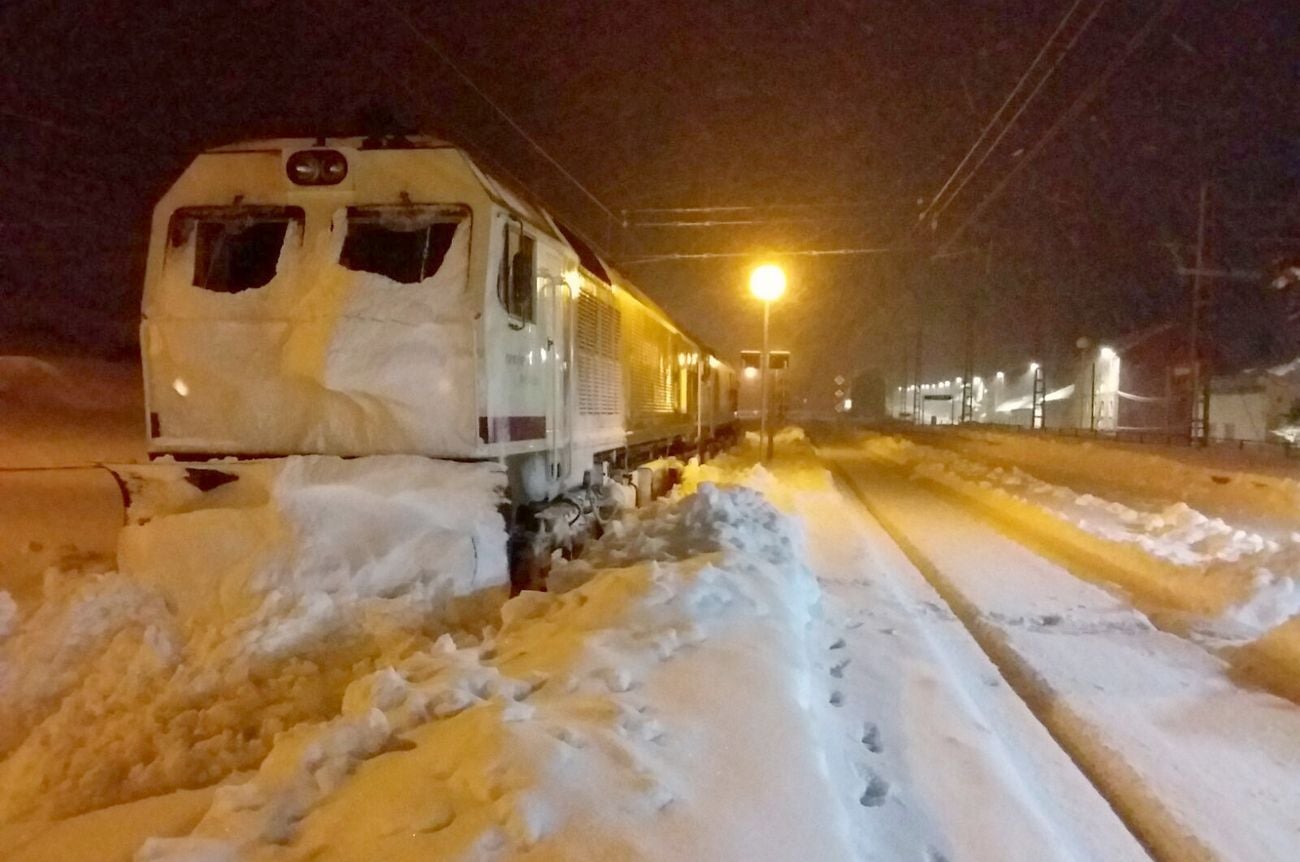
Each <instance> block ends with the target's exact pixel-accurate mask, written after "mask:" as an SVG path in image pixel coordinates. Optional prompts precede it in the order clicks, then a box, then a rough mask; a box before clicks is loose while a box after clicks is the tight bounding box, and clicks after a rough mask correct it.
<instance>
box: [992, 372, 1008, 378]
mask: <svg viewBox="0 0 1300 862" xmlns="http://www.w3.org/2000/svg"><path fill="white" fill-rule="evenodd" d="M994 376H995V377H997V379H998V380H1001V379H1002V378H1004V377H1006V375H1005V374H1003V373H1002V372H1001V371H999V372H998V373H997V374H996V375H994Z"/></svg>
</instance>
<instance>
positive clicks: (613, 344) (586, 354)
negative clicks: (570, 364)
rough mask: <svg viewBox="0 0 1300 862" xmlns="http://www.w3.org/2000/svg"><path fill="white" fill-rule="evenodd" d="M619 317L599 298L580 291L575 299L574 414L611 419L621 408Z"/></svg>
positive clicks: (616, 312)
mask: <svg viewBox="0 0 1300 862" xmlns="http://www.w3.org/2000/svg"><path fill="white" fill-rule="evenodd" d="M620 318H621V315H620V314H619V311H618V309H617V308H615V307H614V306H613V305H612V304H611V303H610V302H608V301H606V300H605V299H604V298H603V297H598V296H596V295H595V294H593V293H589V292H588V291H586V290H584V291H582V293H581V294H580V295H579V297H578V332H577V348H578V349H577V354H578V355H577V359H578V412H579V413H580V414H581V415H584V416H613V415H616V414H618V413H619V412H620V411H621V409H622V407H621V403H620V402H621V398H620V396H621V394H622V393H621V392H620V391H619V390H620V389H621V384H622V377H621V373H620V370H619V356H618V351H619V341H620V333H619V328H620V325H621V320H620Z"/></svg>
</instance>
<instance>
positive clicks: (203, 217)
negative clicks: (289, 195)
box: [170, 206, 303, 293]
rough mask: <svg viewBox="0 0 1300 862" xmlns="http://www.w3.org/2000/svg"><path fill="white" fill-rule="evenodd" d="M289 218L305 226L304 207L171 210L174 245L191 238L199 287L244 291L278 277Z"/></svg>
mask: <svg viewBox="0 0 1300 862" xmlns="http://www.w3.org/2000/svg"><path fill="white" fill-rule="evenodd" d="M290 223H296V224H297V225H298V226H299V227H300V228H301V226H302V223H303V211H302V208H301V207H260V206H253V207H187V208H184V209H180V210H177V211H176V214H175V215H174V216H172V223H171V237H170V245H171V247H173V248H183V247H185V246H186V245H188V244H190V243H193V245H194V272H193V275H192V276H191V279H190V282H191V284H193V285H194V286H195V287H198V288H202V289H203V290H210V291H213V292H215V293H240V292H242V291H245V290H253V289H256V288H259V287H264V286H266V285H267V284H268V283H270V281H271V279H273V278H275V274H276V271H277V268H278V267H279V263H280V252H281V251H282V250H283V248H284V242H285V237H286V236H287V235H288V233H289V225H290ZM299 235H301V232H299Z"/></svg>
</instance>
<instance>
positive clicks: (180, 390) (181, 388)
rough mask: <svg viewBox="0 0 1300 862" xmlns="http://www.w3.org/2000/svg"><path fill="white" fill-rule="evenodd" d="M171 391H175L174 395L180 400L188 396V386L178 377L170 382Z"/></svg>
mask: <svg viewBox="0 0 1300 862" xmlns="http://www.w3.org/2000/svg"><path fill="white" fill-rule="evenodd" d="M172 389H175V390H176V394H177V395H179V396H180V397H182V398H184V397H185V396H187V395H189V394H190V387H189V384H187V383H186V382H185V381H184V380H181V379H180V378H179V377H177V378H176V379H175V380H173V381H172Z"/></svg>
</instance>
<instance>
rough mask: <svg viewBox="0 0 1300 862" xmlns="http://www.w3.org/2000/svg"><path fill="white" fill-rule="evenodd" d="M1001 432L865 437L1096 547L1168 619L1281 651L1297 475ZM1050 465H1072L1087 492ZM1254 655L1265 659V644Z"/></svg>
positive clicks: (1293, 553)
mask: <svg viewBox="0 0 1300 862" xmlns="http://www.w3.org/2000/svg"><path fill="white" fill-rule="evenodd" d="M963 436H967V435H963ZM995 442H996V443H997V444H998V448H997V450H996V451H997V455H996V457H995V458H991V459H989V460H984V459H982V458H979V457H976V456H974V455H971V454H967V453H966V451H964V449H962V450H961V451H958V449H961V445H958V446H956V447H950V446H932V445H927V444H924V443H917V442H914V441H912V440H908V439H904V438H900V437H891V436H873V437H870V438H868V439H867V440H865V441H864V443H863V446H864V447H865V450H866V451H868V452H870V453H871V454H872V455H874V456H875V457H877V458H879V459H881V460H884V461H887V462H890V463H894V464H897V465H900V466H904V467H906V468H907V469H909V470H911V471H912V472H913V474H914V475H915V476H917V477H918V478H921V479H924V480H927V481H929V482H932V483H934V484H937V485H941V486H943V487H945V488H946V489H948V490H949V491H952V492H955V493H956V494H958V495H960V496H962V497H963V498H966V499H968V500H971V501H973V502H975V503H978V504H979V505H981V506H982V507H984V508H985V509H986V510H987V511H989V512H991V513H994V514H996V515H997V516H998V517H1001V518H1004V519H1008V520H1011V521H1014V522H1015V523H1016V524H1017V525H1019V526H1021V527H1024V528H1027V529H1029V530H1031V531H1033V532H1035V533H1037V534H1038V535H1040V536H1041V537H1044V538H1046V539H1047V540H1049V541H1051V542H1053V543H1055V544H1056V545H1057V546H1058V547H1060V548H1073V549H1076V550H1080V551H1082V552H1084V553H1086V554H1089V555H1091V556H1092V557H1093V558H1094V560H1095V561H1096V562H1097V563H1098V564H1099V565H1098V566H1097V568H1098V570H1100V571H1103V572H1104V574H1105V575H1106V576H1107V577H1108V578H1109V579H1110V580H1112V581H1114V582H1116V583H1118V584H1120V585H1121V586H1123V587H1124V588H1125V589H1126V590H1128V591H1129V592H1130V594H1131V595H1133V596H1134V598H1135V599H1136V600H1138V601H1139V602H1140V603H1142V604H1143V606H1144V608H1145V609H1146V610H1148V611H1150V612H1153V613H1154V614H1156V616H1157V618H1158V619H1159V621H1160V622H1162V623H1163V624H1167V627H1169V628H1171V629H1173V630H1178V631H1185V632H1189V633H1191V634H1192V635H1193V636H1196V637H1199V638H1200V639H1202V640H1203V641H1204V642H1208V643H1213V644H1215V645H1218V646H1220V647H1223V648H1225V649H1246V648H1249V647H1251V645H1252V644H1254V642H1256V641H1258V640H1259V639H1261V638H1264V637H1266V636H1267V637H1268V638H1269V642H1270V643H1271V644H1272V645H1273V647H1274V649H1273V652H1274V654H1275V655H1281V653H1280V652H1279V651H1278V649H1277V647H1279V646H1280V645H1281V643H1280V642H1282V641H1288V640H1289V639H1290V634H1289V633H1291V632H1294V631H1295V630H1296V626H1295V624H1294V622H1293V620H1294V619H1295V617H1296V615H1297V614H1298V613H1300V486H1296V484H1295V482H1294V481H1293V480H1289V479H1278V478H1275V477H1274V478H1271V479H1269V478H1268V477H1260V476H1254V475H1251V474H1240V473H1233V472H1230V471H1216V472H1214V473H1212V474H1207V473H1206V472H1205V471H1204V470H1203V469H1202V468H1199V467H1195V468H1191V467H1188V468H1180V467H1179V465H1177V464H1172V463H1170V462H1168V461H1167V460H1166V459H1164V458H1161V457H1153V456H1144V455H1141V454H1135V453H1129V452H1113V451H1110V450H1107V449H1105V448H1104V447H1096V448H1082V447H1075V448H1074V449H1073V451H1070V452H1068V454H1069V455H1070V457H1069V458H1065V457H1060V455H1061V453H1057V452H1055V449H1056V448H1057V447H1059V446H1061V445H1062V444H1059V443H1053V442H1050V441H1030V440H1026V441H1024V442H1020V441H1015V440H1012V441H1011V443H1013V444H1015V445H1014V446H1013V445H1010V444H1008V443H1007V441H1005V440H1001V441H995ZM1054 456H1056V457H1054ZM1021 463H1023V464H1024V465H1026V466H1024V467H1022V466H1019V464H1021ZM1180 469H1181V472H1180ZM1039 473H1048V474H1055V475H1060V474H1062V473H1067V474H1068V475H1070V476H1072V477H1074V478H1075V479H1076V480H1077V481H1078V482H1079V483H1081V484H1083V485H1084V486H1085V487H1086V488H1088V491H1087V492H1084V491H1080V490H1076V488H1074V487H1071V486H1067V485H1064V484H1058V483H1053V482H1051V481H1045V480H1044V479H1042V478H1040V476H1039V475H1036V474H1039ZM1180 492H1181V493H1180ZM1135 497H1136V498H1137V499H1135ZM1121 500H1127V502H1121ZM1189 500H1191V501H1194V502H1195V505H1193V504H1192V503H1190V502H1189ZM1202 509H1211V510H1212V511H1214V512H1216V513H1218V514H1206V512H1205V511H1203V510H1202ZM1251 654H1252V656H1253V657H1254V661H1255V663H1256V665H1257V666H1258V667H1257V669H1262V664H1261V663H1260V662H1261V657H1260V654H1259V651H1258V650H1254V651H1252V653H1251ZM1297 655H1300V652H1297ZM1278 670H1279V671H1282V673H1274V674H1273V675H1274V676H1279V677H1286V676H1290V675H1293V674H1294V673H1296V672H1300V664H1296V665H1293V666H1289V667H1286V668H1279V669H1278Z"/></svg>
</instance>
